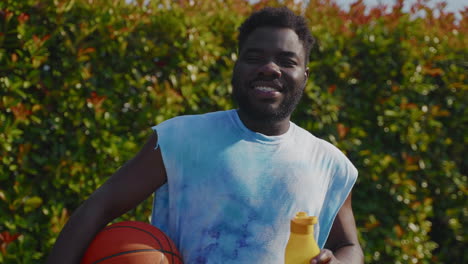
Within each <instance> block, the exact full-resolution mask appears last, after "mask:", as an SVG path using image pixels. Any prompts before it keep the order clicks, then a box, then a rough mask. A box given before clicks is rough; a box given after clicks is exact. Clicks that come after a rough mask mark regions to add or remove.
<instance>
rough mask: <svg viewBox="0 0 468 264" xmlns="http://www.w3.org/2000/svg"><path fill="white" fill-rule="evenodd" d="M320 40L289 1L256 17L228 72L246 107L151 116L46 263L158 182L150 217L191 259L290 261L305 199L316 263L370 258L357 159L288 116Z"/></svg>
mask: <svg viewBox="0 0 468 264" xmlns="http://www.w3.org/2000/svg"><path fill="white" fill-rule="evenodd" d="M312 44H313V38H312V36H311V34H310V32H309V30H308V27H307V24H306V22H305V20H304V18H303V17H300V16H296V15H295V14H294V13H292V12H291V11H290V10H288V9H287V8H265V9H263V10H261V11H259V12H256V13H254V14H253V15H252V16H251V17H249V18H248V19H247V20H246V21H245V22H244V24H243V25H242V26H241V28H240V34H239V59H238V61H237V62H236V65H235V68H234V73H233V77H232V85H233V97H234V99H235V101H236V102H237V103H238V105H239V109H237V110H230V111H220V112H215V113H208V114H204V115H193V116H181V117H176V118H173V119H170V120H168V121H165V122H163V123H162V124H159V125H157V126H155V127H153V130H154V131H155V133H154V134H153V135H152V136H151V137H150V139H149V140H148V142H147V143H146V144H145V146H144V147H143V148H142V150H141V151H140V152H139V153H138V154H137V155H136V156H135V158H133V159H132V160H131V161H129V162H128V163H127V164H125V165H124V166H123V167H122V168H121V169H120V170H118V171H117V172H116V173H115V174H114V175H113V176H112V177H110V179H109V180H108V181H107V182H106V183H105V184H103V185H102V186H101V187H100V188H99V189H98V190H97V191H96V192H95V193H94V194H93V195H92V196H91V197H90V198H89V199H88V200H87V201H85V202H84V203H83V205H81V206H80V207H79V208H78V209H77V210H76V212H75V213H74V214H73V215H72V217H71V218H70V220H69V222H68V223H67V224H66V226H65V227H64V229H63V231H62V233H61V234H60V236H59V238H58V240H57V243H56V245H55V247H54V249H53V250H52V253H51V255H50V257H49V262H48V263H49V264H52V263H78V261H79V259H80V256H81V255H82V254H83V252H84V251H85V250H86V246H87V245H88V244H89V242H90V241H91V240H92V238H93V236H94V235H95V234H96V233H97V232H98V231H99V230H100V229H101V228H103V227H104V226H105V225H106V224H107V223H109V222H110V221H112V220H113V219H114V218H116V217H118V216H120V215H121V214H123V213H125V212H127V211H128V210H130V209H131V208H133V207H135V206H136V205H138V204H139V203H140V202H141V201H143V200H144V199H145V198H147V197H148V196H149V195H151V194H152V193H153V192H154V191H155V190H156V194H155V200H154V211H153V215H152V224H154V225H156V226H158V227H159V228H160V229H162V230H163V231H164V232H165V233H166V234H168V235H169V236H170V237H171V238H172V239H173V240H174V241H175V243H176V244H177V246H178V248H179V250H180V251H181V254H182V255H183V258H184V261H185V263H283V262H284V249H285V246H286V243H287V240H288V237H289V221H290V219H291V218H292V217H293V216H294V215H295V213H296V212H298V211H306V212H308V213H309V215H316V216H318V217H319V223H318V224H317V225H316V230H317V232H318V235H316V239H317V240H318V243H319V245H320V246H321V247H325V248H326V249H323V250H322V251H321V253H320V255H319V256H318V257H316V258H314V259H313V260H311V263H363V255H362V250H361V248H360V245H359V242H358V239H357V231H356V226H355V222H354V217H353V212H352V208H351V195H350V193H351V188H352V186H353V184H354V182H355V180H356V177H357V171H356V169H355V168H354V166H353V165H352V164H351V162H350V161H349V160H348V159H347V158H346V157H345V156H344V155H343V154H342V153H341V152H340V151H339V150H337V149H336V148H335V147H333V146H332V145H331V144H329V143H327V142H325V141H323V140H320V139H318V138H316V137H314V136H312V135H311V134H310V133H309V132H307V131H305V130H303V129H301V128H300V127H298V126H296V125H295V124H294V123H292V122H290V117H291V113H292V112H293V110H294V109H295V107H296V105H297V104H298V102H299V100H300V98H301V96H302V93H303V91H304V88H305V85H306V82H307V78H308V69H307V67H306V65H307V63H308V58H309V52H310V48H311V46H312ZM84 230H86V231H84Z"/></svg>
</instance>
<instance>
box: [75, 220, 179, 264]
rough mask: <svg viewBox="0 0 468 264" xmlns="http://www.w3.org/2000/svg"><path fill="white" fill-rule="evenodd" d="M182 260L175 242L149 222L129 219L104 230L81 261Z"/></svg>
mask: <svg viewBox="0 0 468 264" xmlns="http://www.w3.org/2000/svg"><path fill="white" fill-rule="evenodd" d="M137 263H138V264H155V263H158V264H159V263H161V264H182V263H183V262H182V257H181V256H180V253H179V251H178V250H177V248H176V247H175V245H174V242H172V240H171V239H170V238H169V237H168V236H167V235H166V234H164V233H163V232H162V231H161V230H159V229H158V228H156V227H155V226H152V225H150V224H147V223H143V222H136V221H125V222H119V223H115V224H112V225H110V226H107V227H106V228H104V229H103V230H101V231H100V232H99V233H98V234H97V235H96V237H95V238H94V240H93V241H92V242H91V244H90V245H89V247H88V249H87V250H86V253H85V255H84V256H83V259H82V260H81V264H137Z"/></svg>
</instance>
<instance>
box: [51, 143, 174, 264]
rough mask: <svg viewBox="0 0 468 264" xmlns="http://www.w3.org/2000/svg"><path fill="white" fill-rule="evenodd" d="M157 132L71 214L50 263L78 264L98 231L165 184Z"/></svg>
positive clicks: (54, 248) (165, 178) (52, 252)
mask: <svg viewBox="0 0 468 264" xmlns="http://www.w3.org/2000/svg"><path fill="white" fill-rule="evenodd" d="M156 142H157V136H156V134H154V135H152V136H151V137H150V138H149V140H148V141H147V142H146V144H145V145H144V146H143V148H142V149H141V150H140V152H139V153H138V154H137V155H136V156H135V157H134V158H133V159H132V160H130V161H129V162H127V163H126V164H125V165H124V166H122V167H121V168H120V169H119V170H118V171H117V172H116V173H115V174H113V175H112V176H111V177H110V178H109V180H107V181H106V182H105V183H104V184H103V185H102V186H101V187H99V188H98V189H97V190H96V191H95V192H94V193H93V194H92V195H91V196H90V197H89V199H88V200H86V201H85V202H84V203H83V204H82V205H81V206H80V207H79V208H78V209H77V210H76V211H75V212H74V213H73V215H72V216H71V217H70V220H69V221H68V222H67V224H66V225H65V227H64V228H63V230H62V231H61V233H60V235H59V237H58V238H57V241H56V244H55V246H54V247H53V249H52V251H51V253H50V255H49V258H48V260H47V263H48V264H58V263H60V264H62V263H71V264H72V263H76V264H78V263H79V261H80V259H81V256H82V255H83V254H84V252H85V250H86V248H87V246H88V244H89V243H90V242H91V241H92V239H93V238H94V236H95V235H96V233H97V232H98V231H99V230H100V229H102V228H103V227H104V226H106V225H107V224H108V223H109V222H110V221H112V220H113V219H115V218H116V217H118V216H120V215H122V214H124V213H126V212H127V211H128V210H130V209H132V208H134V207H135V206H137V205H138V204H139V203H141V202H142V201H143V200H145V199H146V198H147V197H148V196H149V195H151V194H152V192H153V191H154V190H156V189H157V188H159V187H160V186H161V185H163V184H164V183H165V182H166V180H167V177H166V171H165V168H164V164H163V161H162V157H161V152H160V149H159V148H158V149H157V150H155V149H154V147H155V145H156Z"/></svg>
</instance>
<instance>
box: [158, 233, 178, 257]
mask: <svg viewBox="0 0 468 264" xmlns="http://www.w3.org/2000/svg"><path fill="white" fill-rule="evenodd" d="M161 232H162V231H161ZM163 234H164V239H165V240H166V242H167V244H168V245H169V249H170V250H171V251H173V250H174V249H172V245H171V241H169V238H168V237H167V235H166V234H165V233H164V232H163ZM174 256H175V254H172V255H171V263H174Z"/></svg>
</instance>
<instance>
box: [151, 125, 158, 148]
mask: <svg viewBox="0 0 468 264" xmlns="http://www.w3.org/2000/svg"><path fill="white" fill-rule="evenodd" d="M151 130H153V132H154V134H155V135H156V146H154V150H157V149H158V148H159V137H158V136H159V135H158V130H157V129H156V126H154V127H152V128H151Z"/></svg>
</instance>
